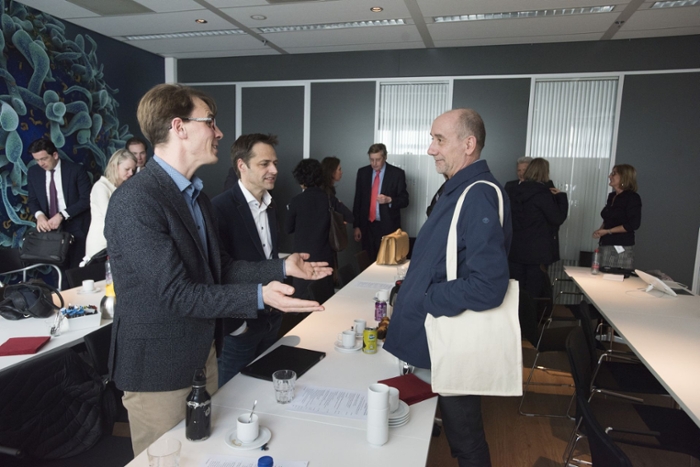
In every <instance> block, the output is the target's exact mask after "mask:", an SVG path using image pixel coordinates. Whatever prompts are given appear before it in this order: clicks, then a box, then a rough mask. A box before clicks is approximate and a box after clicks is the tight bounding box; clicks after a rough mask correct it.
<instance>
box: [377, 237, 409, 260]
mask: <svg viewBox="0 0 700 467" xmlns="http://www.w3.org/2000/svg"><path fill="white" fill-rule="evenodd" d="M407 256H408V234H407V233H406V232H404V231H403V230H401V229H397V230H396V232H394V233H390V234H389V235H384V236H383V237H382V243H381V245H379V253H378V254H377V264H384V265H386V264H399V263H402V262H404V261H405V260H406V257H407Z"/></svg>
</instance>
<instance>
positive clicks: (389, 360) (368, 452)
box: [129, 265, 437, 467]
mask: <svg viewBox="0 0 700 467" xmlns="http://www.w3.org/2000/svg"><path fill="white" fill-rule="evenodd" d="M395 274H396V267H395V266H377V265H372V266H370V267H369V268H368V269H367V270H366V271H365V272H363V273H362V274H361V275H360V276H358V277H357V278H355V280H354V281H353V282H351V283H350V284H348V285H347V286H346V287H344V288H343V289H342V290H341V291H339V293H337V294H336V295H334V296H333V297H332V298H331V299H330V300H329V301H328V302H326V303H325V304H324V306H325V308H326V310H325V311H323V312H319V313H314V314H312V315H311V316H309V317H308V318H307V319H305V320H304V321H303V322H302V323H301V324H299V325H298V326H296V327H295V328H294V329H292V331H290V333H289V334H287V335H286V336H285V337H284V338H283V339H281V340H280V341H279V342H278V343H277V344H276V345H275V346H273V348H274V347H276V346H277V345H281V344H286V345H293V346H299V347H303V348H307V349H313V350H319V351H323V352H326V358H324V359H323V360H321V361H320V362H319V363H318V364H316V365H315V366H314V367H313V368H312V369H311V370H309V371H308V372H307V373H305V374H304V375H303V376H302V377H301V378H299V380H298V381H297V388H298V389H300V388H302V387H304V386H305V385H312V386H322V387H331V388H341V389H350V390H357V391H366V390H367V387H368V386H369V385H370V384H372V383H375V382H377V381H378V380H382V379H386V378H391V377H394V376H398V374H399V371H398V365H397V360H396V358H395V357H393V356H392V355H391V354H389V353H387V352H385V351H384V350H383V349H382V348H379V350H378V352H377V353H376V354H374V355H366V354H363V353H362V352H361V351H360V352H355V353H340V352H338V351H336V350H335V348H334V342H335V340H336V337H337V335H338V333H340V332H341V331H343V330H345V329H349V328H350V327H351V326H352V324H353V320H355V319H365V320H366V321H367V325H368V326H373V325H376V321H374V301H373V300H372V298H373V297H374V294H375V293H376V291H377V289H376V288H370V287H366V286H365V285H366V284H367V282H378V283H386V284H389V283H393V282H394V276H395ZM270 350H271V349H270ZM255 400H257V401H258V405H257V407H256V409H255V412H256V413H257V414H258V415H259V417H260V425H261V426H265V427H268V428H269V429H270V431H271V432H272V439H271V440H270V442H269V445H268V447H269V451H267V452H264V453H263V452H262V451H260V450H253V451H238V450H234V449H232V448H230V447H228V446H227V445H226V444H225V442H224V438H225V435H226V434H227V433H228V432H229V431H230V430H231V429H232V428H234V427H235V419H236V417H237V416H238V415H240V414H241V413H244V412H247V411H249V410H250V408H251V407H252V405H253V401H255ZM436 404H437V398H432V399H428V400H426V401H423V402H420V403H418V404H414V405H412V406H410V421H409V423H408V424H407V425H405V426H403V427H399V428H391V429H390V430H389V441H388V443H387V444H385V445H384V446H381V447H377V446H372V445H370V444H369V443H368V442H367V440H366V422H365V421H364V420H358V419H351V418H343V417H331V416H325V415H318V414H310V413H304V412H294V411H291V410H288V408H287V407H288V406H286V405H281V404H277V402H276V401H275V398H274V391H273V389H272V383H270V382H268V381H263V380H259V379H255V378H251V377H248V376H244V375H237V376H236V377H235V378H233V379H232V380H231V381H229V382H228V383H227V384H226V385H225V386H224V387H222V388H221V389H219V391H218V392H217V393H216V394H215V395H214V397H213V398H212V405H213V408H212V412H213V419H212V434H211V437H210V438H209V439H208V440H206V441H204V442H197V443H194V442H190V441H187V440H186V438H185V424H184V421H183V422H182V423H180V424H179V425H178V426H177V427H175V428H173V429H172V430H171V431H170V432H168V433H167V434H166V435H164V436H166V437H173V438H177V439H179V440H180V441H181V442H182V459H181V465H188V466H189V465H192V466H197V465H199V464H200V463H201V462H202V461H203V460H204V459H206V458H207V457H208V456H210V455H214V454H224V455H231V456H237V457H249V458H253V459H257V458H258V457H260V456H262V455H270V456H272V457H273V458H274V459H275V460H287V461H292V460H298V461H309V465H310V466H329V465H333V466H340V467H342V466H348V467H350V466H352V467H354V466H358V465H401V466H424V465H425V462H426V459H427V455H428V448H429V446H430V438H431V433H432V427H433V419H434V416H435V407H436ZM146 465H148V460H147V456H146V453H145V452H144V453H141V455H139V456H138V457H137V458H136V459H135V460H134V461H133V462H132V463H131V464H129V466H132V467H136V466H146Z"/></svg>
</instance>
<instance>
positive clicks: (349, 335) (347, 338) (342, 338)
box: [338, 329, 355, 349]
mask: <svg viewBox="0 0 700 467" xmlns="http://www.w3.org/2000/svg"><path fill="white" fill-rule="evenodd" d="M338 341H339V342H340V345H342V346H343V347H345V348H346V349H352V348H353V347H355V331H353V330H352V329H348V330H347V331H343V332H341V333H340V334H338Z"/></svg>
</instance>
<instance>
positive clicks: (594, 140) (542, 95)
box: [529, 78, 618, 264]
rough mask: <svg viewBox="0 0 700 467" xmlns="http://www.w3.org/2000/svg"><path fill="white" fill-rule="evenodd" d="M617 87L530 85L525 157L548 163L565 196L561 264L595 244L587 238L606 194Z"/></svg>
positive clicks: (605, 83) (613, 81) (580, 82)
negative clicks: (566, 206) (532, 88)
mask: <svg viewBox="0 0 700 467" xmlns="http://www.w3.org/2000/svg"><path fill="white" fill-rule="evenodd" d="M617 88H618V80H617V78H604V79H573V80H538V81H536V82H535V95H534V105H533V112H532V125H531V132H530V153H529V155H530V156H531V157H533V158H535V157H543V158H545V159H547V160H548V161H549V170H550V174H549V176H550V178H551V179H552V181H553V182H554V185H555V186H556V187H557V188H558V189H560V190H562V191H565V192H566V193H567V195H568V197H569V217H568V218H567V220H566V222H564V224H563V225H562V227H561V229H560V231H559V239H560V240H559V241H560V253H561V258H562V260H564V261H567V260H568V261H572V262H575V261H576V260H577V259H578V256H579V251H591V250H593V249H595V246H596V244H597V241H596V240H594V239H593V238H591V234H592V233H593V231H594V230H596V229H597V228H599V227H600V224H601V223H602V219H601V217H600V211H601V210H602V209H603V206H605V201H606V197H607V193H608V191H609V187H608V173H609V170H610V160H611V157H612V150H613V138H614V129H615V119H616V112H617V109H616V105H617ZM568 264H572V263H570V262H569V263H568Z"/></svg>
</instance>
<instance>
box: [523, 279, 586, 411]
mask: <svg viewBox="0 0 700 467" xmlns="http://www.w3.org/2000/svg"><path fill="white" fill-rule="evenodd" d="M537 312H538V311H537V307H536V305H535V302H534V301H533V299H532V297H530V294H528V293H527V292H525V291H524V290H521V291H520V302H519V304H518V315H519V316H518V317H519V319H520V330H521V334H522V336H523V337H524V338H525V339H527V340H528V341H529V342H530V343H531V344H532V345H533V347H535V349H536V350H537V354H536V355H535V360H534V362H533V363H532V368H530V373H529V374H528V377H527V380H526V381H525V387H524V388H523V396H522V398H521V399H520V406H519V407H518V412H520V414H521V415H526V416H528V417H566V416H567V414H566V413H563V414H547V413H537V412H527V411H525V409H524V406H525V400H526V399H527V396H528V393H529V392H530V391H529V389H530V386H533V385H536V386H558V387H571V385H570V384H559V383H533V382H532V379H533V376H534V374H535V370H540V371H544V372H550V371H551V369H550V368H546V367H542V366H538V365H537V361H538V360H539V358H540V356H541V355H542V354H543V353H545V352H565V351H566V337H567V336H568V335H569V332H571V330H572V329H573V328H574V326H550V324H551V320H548V321H547V322H546V323H545V324H543V325H539V324H538V317H537ZM569 405H571V403H570V404H569ZM567 412H568V407H567Z"/></svg>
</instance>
